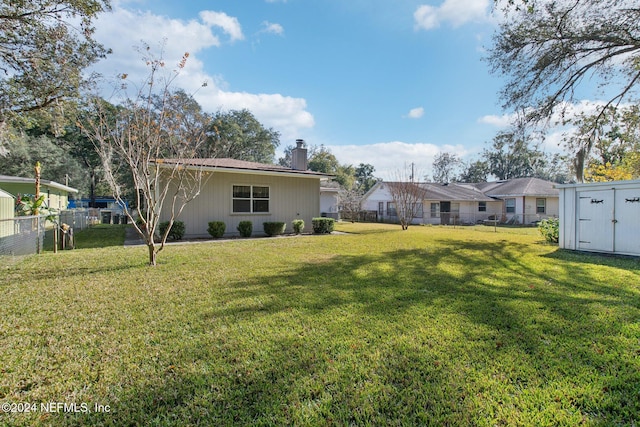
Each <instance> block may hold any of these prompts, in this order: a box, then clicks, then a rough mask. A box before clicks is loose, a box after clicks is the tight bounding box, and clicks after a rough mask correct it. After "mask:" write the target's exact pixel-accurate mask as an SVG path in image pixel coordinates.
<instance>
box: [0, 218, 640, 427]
mask: <svg viewBox="0 0 640 427" xmlns="http://www.w3.org/2000/svg"><path fill="white" fill-rule="evenodd" d="M338 229H339V230H341V231H346V232H348V234H344V235H328V236H302V237H291V238H271V239H267V238H264V239H251V240H243V239H237V240H233V241H227V242H210V243H199V244H184V245H171V246H170V247H167V248H166V249H165V251H163V252H161V253H160V256H159V265H158V266H157V267H155V268H152V267H148V266H147V265H146V263H147V259H146V257H147V253H146V248H144V247H129V248H124V247H122V244H121V241H122V240H121V239H122V232H123V230H122V228H118V227H114V228H112V229H109V230H107V231H104V228H102V227H98V228H96V229H93V230H89V231H87V232H86V233H94V235H95V233H101V234H100V237H99V239H100V240H101V241H103V242H109V245H110V246H108V247H105V248H91V249H76V250H73V251H66V252H62V253H58V254H52V253H45V254H44V255H40V256H33V257H29V258H27V259H25V260H24V261H22V262H19V263H16V264H13V265H11V266H10V267H0V291H1V292H2V304H0V403H3V404H4V405H3V406H2V407H3V410H4V409H9V411H8V412H7V411H5V413H1V412H0V425H4V424H7V425H19V426H20V425H25V426H26V425H56V426H57V425H78V426H80V425H113V426H120V425H175V426H183V425H198V424H200V425H287V424H291V425H310V426H317V425H349V424H353V425H380V426H382V425H480V426H484V425H487V426H492V425H532V426H534V425H535V426H544V425H550V426H551V425H634V424H638V423H639V422H640V415H639V414H640V263H639V262H638V260H635V259H621V258H611V257H601V256H594V255H585V254H575V253H569V252H564V251H559V250H558V249H557V247H554V246H549V245H546V244H544V243H542V239H541V238H540V237H539V236H538V235H537V233H536V230H534V229H527V230H521V229H498V232H497V233H494V232H493V228H491V227H472V228H455V229H454V228H451V227H410V228H409V230H407V231H401V230H400V227H399V226H391V225H381V224H341V225H340V226H339V227H338ZM114 234H115V235H114ZM82 239H83V237H82V236H78V241H80V242H82V241H83V240H82ZM84 239H85V240H84V241H85V242H91V241H92V238H91V234H88V235H85V236H84ZM114 242H115V243H114ZM87 245H88V244H87ZM79 246H81V245H79ZM84 247H87V246H86V245H85V246H84ZM7 403H8V404H9V406H7V405H6V404H7ZM27 403H28V404H31V403H33V404H35V405H34V406H29V412H27V411H26V410H25V407H26V406H25V405H24V404H27ZM49 403H56V405H53V406H51V405H49ZM60 403H62V404H60ZM19 404H23V405H22V406H19ZM96 405H98V406H96ZM52 408H53V409H54V410H52ZM15 411H20V412H21V413H16V412H15Z"/></svg>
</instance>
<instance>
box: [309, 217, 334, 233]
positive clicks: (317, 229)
mask: <svg viewBox="0 0 640 427" xmlns="http://www.w3.org/2000/svg"><path fill="white" fill-rule="evenodd" d="M311 226H312V228H313V232H314V233H316V234H329V233H331V232H332V231H333V229H334V226H335V220H334V219H333V218H313V219H312V220H311Z"/></svg>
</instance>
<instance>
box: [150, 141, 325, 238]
mask: <svg viewBox="0 0 640 427" xmlns="http://www.w3.org/2000/svg"><path fill="white" fill-rule="evenodd" d="M306 151H307V150H306V149H305V148H302V144H300V143H298V147H297V148H295V149H294V150H293V152H292V158H293V167H292V168H287V167H283V166H276V165H268V164H263V163H254V162H246V161H242V160H234V159H191V160H188V161H187V162H186V163H184V165H185V167H191V168H194V169H200V170H202V171H203V172H204V174H205V177H204V178H203V187H202V191H201V193H200V195H199V196H198V197H196V198H195V199H194V200H192V201H191V202H189V203H188V204H187V205H186V207H185V208H184V211H183V212H182V214H181V215H180V217H179V218H178V220H180V221H183V222H184V223H185V227H186V230H185V237H187V238H189V237H209V234H208V233H207V227H208V223H209V222H210V221H224V223H225V224H226V233H225V234H229V235H233V234H238V232H237V227H238V224H239V223H240V221H251V222H252V223H253V232H254V234H263V233H264V229H263V223H264V222H276V221H281V222H285V223H286V230H287V231H288V232H289V231H292V224H291V222H292V221H293V220H294V219H302V220H304V222H305V228H306V230H310V229H311V220H312V218H315V217H318V216H320V213H321V211H320V183H321V182H322V181H325V180H328V179H329V178H330V176H329V175H326V174H323V173H318V172H313V171H309V170H307V160H306ZM175 162H176V161H174V160H171V159H165V160H163V161H162V163H158V164H157V165H158V166H159V167H160V168H162V167H171V166H172V165H173V164H175ZM181 163H182V161H181ZM167 202H168V201H167ZM169 210H170V206H169V203H165V205H164V207H163V210H162V212H161V214H160V220H161V221H167V220H168V219H169V217H170V211H169Z"/></svg>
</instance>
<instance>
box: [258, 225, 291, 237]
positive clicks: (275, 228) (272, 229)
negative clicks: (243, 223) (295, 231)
mask: <svg viewBox="0 0 640 427" xmlns="http://www.w3.org/2000/svg"><path fill="white" fill-rule="evenodd" d="M262 226H263V227H264V232H265V234H266V235H267V236H280V235H282V234H284V229H285V228H286V226H287V224H286V223H284V222H264V223H262Z"/></svg>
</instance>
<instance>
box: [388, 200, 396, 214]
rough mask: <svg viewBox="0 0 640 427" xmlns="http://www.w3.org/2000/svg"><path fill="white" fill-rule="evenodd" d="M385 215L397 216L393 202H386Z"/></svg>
mask: <svg viewBox="0 0 640 427" xmlns="http://www.w3.org/2000/svg"><path fill="white" fill-rule="evenodd" d="M387 215H389V216H398V212H397V211H396V204H395V203H394V202H387Z"/></svg>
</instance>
